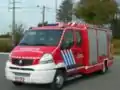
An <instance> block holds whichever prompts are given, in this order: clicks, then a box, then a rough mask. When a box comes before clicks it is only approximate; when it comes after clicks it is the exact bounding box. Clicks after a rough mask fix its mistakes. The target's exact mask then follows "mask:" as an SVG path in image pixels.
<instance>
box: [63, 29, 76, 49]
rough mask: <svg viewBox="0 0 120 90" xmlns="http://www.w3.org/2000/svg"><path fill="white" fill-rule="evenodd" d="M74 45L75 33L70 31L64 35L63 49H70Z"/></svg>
mask: <svg viewBox="0 0 120 90" xmlns="http://www.w3.org/2000/svg"><path fill="white" fill-rule="evenodd" d="M73 44H74V36H73V31H72V30H68V31H66V32H65V34H64V40H63V41H62V49H69V48H71V47H72V46H73Z"/></svg>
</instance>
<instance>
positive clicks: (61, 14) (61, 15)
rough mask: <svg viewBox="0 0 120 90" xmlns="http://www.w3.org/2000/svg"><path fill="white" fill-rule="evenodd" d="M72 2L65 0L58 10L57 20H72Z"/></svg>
mask: <svg viewBox="0 0 120 90" xmlns="http://www.w3.org/2000/svg"><path fill="white" fill-rule="evenodd" d="M72 8H73V2H72V0H64V1H63V2H62V4H61V6H60V9H58V12H57V20H58V21H61V22H69V21H71V20H72Z"/></svg>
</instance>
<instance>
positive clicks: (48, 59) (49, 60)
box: [40, 54, 53, 64]
mask: <svg viewBox="0 0 120 90" xmlns="http://www.w3.org/2000/svg"><path fill="white" fill-rule="evenodd" d="M47 63H53V56H52V55H51V54H44V55H43V56H42V58H41V59H40V64H47Z"/></svg>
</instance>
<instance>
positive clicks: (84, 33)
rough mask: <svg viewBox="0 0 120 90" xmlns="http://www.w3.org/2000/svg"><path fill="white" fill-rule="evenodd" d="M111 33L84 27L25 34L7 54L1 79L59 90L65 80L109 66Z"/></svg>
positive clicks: (60, 26) (43, 29)
mask: <svg viewBox="0 0 120 90" xmlns="http://www.w3.org/2000/svg"><path fill="white" fill-rule="evenodd" d="M111 36H112V32H111V31H110V30H107V29H104V28H98V27H96V26H92V27H91V26H89V25H86V24H78V23H69V24H53V25H51V24H49V25H46V26H42V27H32V28H31V29H29V30H27V31H26V33H25V35H24V37H23V38H22V39H21V41H20V43H19V44H18V45H17V46H16V47H15V48H14V49H13V50H12V51H11V53H10V54H9V60H8V61H7V62H6V67H5V76H6V78H7V79H8V80H10V81H12V82H13V84H14V85H15V86H20V85H22V84H24V83H25V84H31V83H33V84H50V86H51V88H52V89H54V90H57V89H62V87H63V85H64V83H65V81H66V80H70V79H73V78H75V77H77V76H82V75H87V74H90V73H93V72H96V71H101V72H102V73H105V72H106V71H107V70H108V68H109V67H110V66H111V65H112V64H113V56H112V55H111V51H110V45H111Z"/></svg>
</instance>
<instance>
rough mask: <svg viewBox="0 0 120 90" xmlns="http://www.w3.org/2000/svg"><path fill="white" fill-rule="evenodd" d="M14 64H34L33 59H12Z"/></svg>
mask: <svg viewBox="0 0 120 90" xmlns="http://www.w3.org/2000/svg"><path fill="white" fill-rule="evenodd" d="M12 64H14V65H18V66H30V65H32V64H33V60H30V59H29V60H28V59H12Z"/></svg>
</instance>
